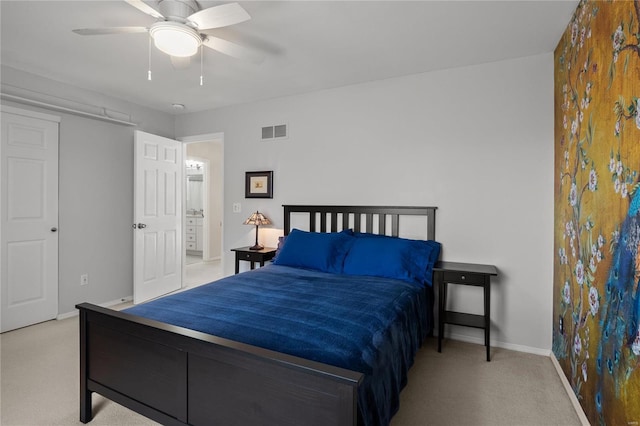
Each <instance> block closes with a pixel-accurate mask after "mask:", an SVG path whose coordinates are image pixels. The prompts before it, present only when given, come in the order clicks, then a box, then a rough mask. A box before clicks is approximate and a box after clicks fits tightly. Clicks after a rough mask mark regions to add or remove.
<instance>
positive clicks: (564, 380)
mask: <svg viewBox="0 0 640 426" xmlns="http://www.w3.org/2000/svg"><path fill="white" fill-rule="evenodd" d="M549 358H551V363H552V364H553V366H554V367H555V369H556V372H557V373H558V376H560V381H562V386H564V390H565V391H566V392H567V395H569V399H570V400H571V404H572V405H573V408H574V410H576V414H577V415H578V418H579V419H580V423H582V426H589V425H590V423H589V420H588V419H587V416H586V415H585V414H584V410H583V409H582V406H581V405H580V402H579V401H578V397H576V394H575V393H574V392H573V389H571V385H570V384H569V380H567V376H565V375H564V371H562V367H560V363H559V362H558V359H557V358H556V355H555V354H554V353H553V351H552V352H551V354H550V355H549Z"/></svg>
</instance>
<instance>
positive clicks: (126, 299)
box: [56, 296, 133, 321]
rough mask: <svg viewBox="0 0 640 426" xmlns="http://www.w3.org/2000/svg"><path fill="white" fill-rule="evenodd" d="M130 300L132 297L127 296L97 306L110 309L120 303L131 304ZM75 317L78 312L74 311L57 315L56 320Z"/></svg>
mask: <svg viewBox="0 0 640 426" xmlns="http://www.w3.org/2000/svg"><path fill="white" fill-rule="evenodd" d="M132 300H133V296H127V297H122V298H120V299H116V300H112V301H110V302H105V303H99V304H98V306H102V307H103V308H110V307H111V306H115V305H119V304H121V303H127V302H131V301H132ZM77 315H78V310H77V309H74V310H73V311H71V312H67V313H64V314H58V316H56V320H58V321H60V320H64V319H67V318H73V317H75V316H77Z"/></svg>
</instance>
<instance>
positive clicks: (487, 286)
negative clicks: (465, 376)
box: [484, 277, 491, 362]
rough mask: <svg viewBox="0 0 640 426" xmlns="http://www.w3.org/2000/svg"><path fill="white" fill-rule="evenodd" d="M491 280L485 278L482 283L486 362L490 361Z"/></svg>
mask: <svg viewBox="0 0 640 426" xmlns="http://www.w3.org/2000/svg"><path fill="white" fill-rule="evenodd" d="M490 336H491V280H490V278H489V277H485V283H484V344H485V346H486V347H487V362H488V361H491V345H490V343H489V342H490Z"/></svg>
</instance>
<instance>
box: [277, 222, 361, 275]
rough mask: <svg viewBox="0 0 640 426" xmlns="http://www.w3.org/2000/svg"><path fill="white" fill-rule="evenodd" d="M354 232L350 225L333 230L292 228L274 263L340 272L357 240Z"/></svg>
mask: <svg viewBox="0 0 640 426" xmlns="http://www.w3.org/2000/svg"><path fill="white" fill-rule="evenodd" d="M352 234H353V232H352V231H351V230H350V229H346V230H344V231H342V232H331V233H322V232H307V231H301V230H299V229H293V230H292V231H291V232H290V233H289V235H287V238H286V244H282V247H281V248H280V252H279V253H278V255H277V256H276V258H275V259H274V260H273V263H274V265H284V266H294V267H298V268H307V269H315V270H318V271H323V272H331V273H335V274H340V273H342V268H343V264H344V259H345V257H346V255H347V253H348V252H349V248H350V247H351V244H352V243H353V240H354V238H353V236H352Z"/></svg>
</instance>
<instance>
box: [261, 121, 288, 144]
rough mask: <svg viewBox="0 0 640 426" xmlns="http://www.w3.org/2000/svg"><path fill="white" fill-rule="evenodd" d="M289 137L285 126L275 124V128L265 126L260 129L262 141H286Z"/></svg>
mask: <svg viewBox="0 0 640 426" xmlns="http://www.w3.org/2000/svg"><path fill="white" fill-rule="evenodd" d="M288 137H289V129H287V125H286V124H277V125H275V126H266V127H263V128H262V140H263V141H268V140H276V139H286V138H288Z"/></svg>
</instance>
